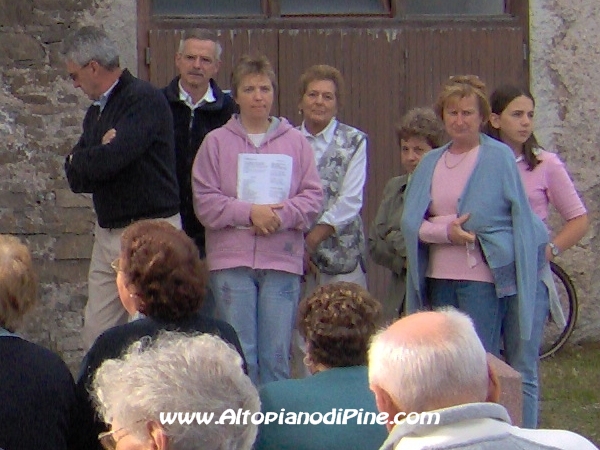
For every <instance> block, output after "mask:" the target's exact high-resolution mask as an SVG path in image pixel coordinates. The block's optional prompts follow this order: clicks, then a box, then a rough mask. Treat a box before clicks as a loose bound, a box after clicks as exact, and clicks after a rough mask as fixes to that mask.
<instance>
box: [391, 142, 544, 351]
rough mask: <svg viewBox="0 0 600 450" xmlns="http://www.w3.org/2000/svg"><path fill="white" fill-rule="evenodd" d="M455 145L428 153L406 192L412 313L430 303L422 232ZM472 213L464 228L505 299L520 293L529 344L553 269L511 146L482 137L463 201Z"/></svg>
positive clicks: (408, 291) (460, 205) (521, 323)
mask: <svg viewBox="0 0 600 450" xmlns="http://www.w3.org/2000/svg"><path fill="white" fill-rule="evenodd" d="M449 146H450V143H448V144H446V145H445V146H443V147H441V148H438V149H435V150H432V151H430V152H429V153H427V154H426V155H425V156H424V157H423V159H422V160H421V162H420V163H419V165H418V167H417V168H416V170H415V171H414V172H413V175H412V176H411V180H410V182H409V184H408V187H407V189H406V193H405V200H404V201H405V203H404V213H403V214H402V221H401V226H402V233H403V235H404V240H405V242H406V255H407V260H408V276H407V280H406V307H407V311H408V312H409V313H411V312H415V311H417V310H419V309H422V308H423V307H424V306H425V305H426V303H425V298H424V297H425V295H426V291H425V271H426V269H427V264H428V257H429V253H428V245H427V244H424V243H422V242H420V241H419V228H420V226H421V223H422V222H423V219H424V218H425V217H426V216H427V211H428V209H429V205H430V203H431V180H432V176H433V171H434V169H435V166H436V164H437V162H438V160H439V159H440V157H441V156H442V155H443V154H444V152H445V151H446V150H447V149H448V147H449ZM465 213H470V214H471V215H470V217H469V220H468V221H467V222H466V223H465V224H464V225H463V228H464V229H465V230H467V231H472V232H474V233H475V235H476V236H477V240H478V241H479V244H480V246H481V249H482V251H483V254H484V255H485V259H486V262H487V263H488V265H489V267H490V269H491V271H492V275H493V277H494V284H495V286H496V293H497V295H498V297H499V298H502V297H507V296H511V295H515V294H516V298H513V299H510V300H509V301H518V302H519V328H520V330H521V337H522V338H523V339H529V337H530V336H531V327H532V323H533V308H534V303H535V293H536V288H537V282H538V280H539V278H540V276H541V271H542V269H543V268H544V266H545V265H546V264H547V262H546V257H545V250H546V245H547V243H548V232H547V231H546V227H545V226H544V224H543V223H542V221H541V220H540V219H539V218H538V217H537V216H536V215H535V214H534V213H533V211H532V210H531V207H530V206H529V201H528V200H527V195H526V194H525V190H524V188H523V185H522V183H521V177H520V176H519V172H518V170H517V165H516V164H515V159H514V155H513V153H512V151H511V150H510V148H509V147H507V146H506V145H505V144H503V143H501V142H498V141H496V140H495V139H492V138H490V137H489V136H486V135H484V134H481V135H480V149H479V155H478V158H477V162H476V163H475V167H474V169H473V173H472V174H471V177H470V178H469V180H468V181H467V184H466V186H465V189H464V191H463V193H462V195H461V196H460V198H459V200H458V215H459V216H460V215H462V214H465Z"/></svg>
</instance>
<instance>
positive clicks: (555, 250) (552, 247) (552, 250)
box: [548, 242, 560, 257]
mask: <svg viewBox="0 0 600 450" xmlns="http://www.w3.org/2000/svg"><path fill="white" fill-rule="evenodd" d="M548 247H550V253H552V256H554V257H557V256H558V254H559V253H560V250H559V249H558V247H557V246H556V245H555V244H554V242H548Z"/></svg>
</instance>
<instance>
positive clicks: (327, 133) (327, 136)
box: [300, 117, 338, 144]
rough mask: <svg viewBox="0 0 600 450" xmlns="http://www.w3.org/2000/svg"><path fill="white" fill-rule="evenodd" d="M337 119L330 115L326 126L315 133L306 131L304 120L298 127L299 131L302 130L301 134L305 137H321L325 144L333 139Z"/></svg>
mask: <svg viewBox="0 0 600 450" xmlns="http://www.w3.org/2000/svg"><path fill="white" fill-rule="evenodd" d="M337 124H338V121H337V119H336V118H335V117H332V118H331V120H330V121H329V123H328V124H327V126H326V127H325V128H323V129H322V130H321V131H319V132H318V133H317V134H315V135H312V134H311V133H310V131H308V130H307V129H306V125H305V124H304V122H302V125H301V127H300V131H302V134H303V135H304V136H307V137H313V138H319V137H320V138H321V139H323V140H324V141H325V142H326V143H327V144H330V143H331V141H332V140H333V135H334V133H335V129H336V127H337Z"/></svg>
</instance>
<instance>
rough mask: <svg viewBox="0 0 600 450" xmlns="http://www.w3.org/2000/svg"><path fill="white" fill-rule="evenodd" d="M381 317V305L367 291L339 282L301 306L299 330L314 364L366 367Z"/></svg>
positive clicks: (303, 301) (317, 291)
mask: <svg viewBox="0 0 600 450" xmlns="http://www.w3.org/2000/svg"><path fill="white" fill-rule="evenodd" d="M380 313H381V304H380V303H379V302H378V301H377V300H376V299H375V298H374V297H372V296H371V294H369V292H368V291H367V290H366V289H364V288H362V287H361V286H359V285H358V284H355V283H349V282H345V281H340V282H337V283H332V284H327V285H324V286H320V287H318V288H317V289H316V290H315V291H314V292H313V294H312V295H311V296H309V297H306V298H304V299H303V300H302V301H301V302H300V305H299V307H298V328H299V330H300V334H301V335H302V337H304V338H305V339H306V342H307V344H308V349H309V350H308V353H309V355H310V357H311V358H312V360H313V361H314V362H315V363H321V364H324V365H326V366H328V367H348V366H359V365H365V364H366V363H367V350H368V346H369V340H370V339H371V336H372V335H373V334H374V333H375V331H376V330H377V321H378V320H379V315H380Z"/></svg>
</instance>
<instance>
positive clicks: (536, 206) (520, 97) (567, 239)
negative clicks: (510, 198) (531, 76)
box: [487, 85, 589, 428]
mask: <svg viewBox="0 0 600 450" xmlns="http://www.w3.org/2000/svg"><path fill="white" fill-rule="evenodd" d="M490 104H491V107H492V114H491V116H490V120H489V124H488V127H487V134H489V135H490V136H492V137H494V138H496V139H498V140H500V141H502V142H504V143H505V144H507V145H508V146H509V147H510V148H511V149H512V150H513V152H514V154H515V158H516V161H517V166H518V168H519V172H520V174H521V180H522V181H523V185H524V187H525V192H526V193H527V197H528V198H529V203H530V204H531V208H532V209H533V211H534V212H535V213H536V214H537V215H538V216H539V217H540V219H542V220H543V221H544V222H546V219H547V218H548V206H549V205H550V204H551V205H552V206H554V207H555V208H556V210H557V211H558V212H559V214H560V215H561V217H562V218H563V220H564V221H565V224H564V226H563V227H562V228H561V229H560V230H559V231H558V233H556V234H555V235H554V236H553V238H552V239H551V241H550V243H549V244H548V247H547V248H546V257H547V258H548V260H549V261H552V260H553V259H554V258H555V257H556V256H558V255H559V254H560V253H562V252H564V251H565V250H567V249H568V248H570V247H572V246H573V245H575V244H576V243H577V242H579V240H580V239H581V238H582V237H583V235H584V234H585V233H586V231H587V229H588V226H589V222H588V217H587V211H586V209H585V206H584V205H583V203H582V201H581V199H580V198H579V195H578V194H577V191H576V190H575V186H574V185H573V182H572V181H571V178H570V177H569V174H568V173H567V170H566V168H565V166H564V164H563V163H562V161H561V160H560V159H559V158H558V156H557V155H556V154H554V153H550V152H547V151H545V150H543V149H542V148H541V146H540V145H539V144H538V142H537V140H536V138H535V136H534V134H533V114H534V106H535V102H534V100H533V96H532V95H531V93H529V91H528V90H526V89H521V88H518V87H516V86H511V85H506V86H502V87H500V88H498V89H496V90H495V91H494V93H493V94H492V95H491V97H490ZM544 281H545V286H544V289H542V292H538V293H537V295H536V297H537V298H536V306H535V318H534V328H533V331H532V336H531V339H530V340H523V339H520V337H519V336H520V333H519V331H518V323H519V321H518V311H517V310H516V308H511V307H510V305H509V307H508V311H507V314H506V317H505V320H504V324H503V329H504V336H505V342H506V345H505V348H506V352H505V355H506V359H507V362H508V363H509V364H510V365H511V366H512V367H514V368H515V369H516V370H518V371H519V372H521V377H522V380H523V426H525V427H529V428H535V427H536V426H537V415H538V404H537V400H538V376H537V368H538V367H537V366H538V359H539V357H538V355H539V347H540V344H541V340H542V335H543V328H544V323H545V321H546V318H547V316H548V310H549V301H548V299H549V297H550V298H552V297H553V296H554V297H556V295H555V292H556V289H555V287H554V284H553V282H552V276H551V274H550V271H549V267H548V270H547V273H546V275H545V277H544ZM556 298H557V297H556ZM513 341H514V342H513Z"/></svg>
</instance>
